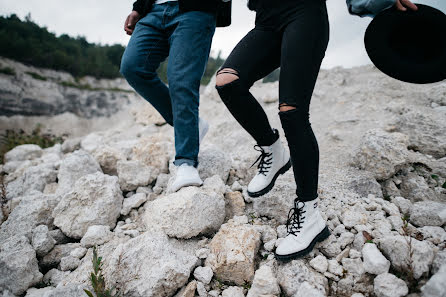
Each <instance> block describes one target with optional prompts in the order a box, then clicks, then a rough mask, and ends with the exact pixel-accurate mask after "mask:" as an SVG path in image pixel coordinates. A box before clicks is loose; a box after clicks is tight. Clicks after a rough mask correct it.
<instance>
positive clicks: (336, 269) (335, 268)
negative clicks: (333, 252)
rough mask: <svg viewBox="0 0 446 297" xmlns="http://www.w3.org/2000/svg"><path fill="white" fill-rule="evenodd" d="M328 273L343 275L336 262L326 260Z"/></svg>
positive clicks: (340, 267)
mask: <svg viewBox="0 0 446 297" xmlns="http://www.w3.org/2000/svg"><path fill="white" fill-rule="evenodd" d="M328 271H329V272H330V273H333V274H334V275H337V276H342V274H343V273H344V271H343V269H342V266H341V265H340V264H339V263H338V261H336V260H328Z"/></svg>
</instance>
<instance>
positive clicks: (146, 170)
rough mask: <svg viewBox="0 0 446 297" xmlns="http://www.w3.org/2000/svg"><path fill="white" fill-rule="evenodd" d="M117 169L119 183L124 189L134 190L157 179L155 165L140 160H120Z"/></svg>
mask: <svg viewBox="0 0 446 297" xmlns="http://www.w3.org/2000/svg"><path fill="white" fill-rule="evenodd" d="M116 167H117V171H118V177H119V185H120V186H121V189H122V190H123V191H133V190H136V189H137V188H138V187H142V186H147V185H149V184H151V183H152V182H153V181H154V180H155V179H156V172H155V170H154V168H153V167H150V166H147V165H145V164H144V163H142V162H140V161H122V160H121V161H118V162H117V165H116Z"/></svg>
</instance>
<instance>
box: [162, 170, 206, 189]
mask: <svg viewBox="0 0 446 297" xmlns="http://www.w3.org/2000/svg"><path fill="white" fill-rule="evenodd" d="M202 184H203V181H202V180H201V178H200V176H199V175H198V170H197V168H195V167H194V166H191V165H188V164H186V163H184V164H181V165H180V166H179V167H178V168H177V172H176V175H175V180H174V181H173V183H172V186H171V188H170V189H171V192H176V191H178V190H179V189H181V188H182V187H188V186H201V185H202Z"/></svg>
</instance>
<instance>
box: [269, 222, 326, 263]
mask: <svg viewBox="0 0 446 297" xmlns="http://www.w3.org/2000/svg"><path fill="white" fill-rule="evenodd" d="M330 234H331V232H330V230H328V227H327V226H325V228H324V229H323V230H322V231H321V232H320V233H319V234H318V235H316V237H315V238H314V239H313V240H312V241H311V243H310V245H309V246H308V247H307V248H305V249H304V250H301V251H298V252H295V253H292V254H288V255H278V254H276V252H274V256H275V257H276V259H277V260H280V261H290V260H294V259H298V258H302V257H304V256H306V255H308V254H309V253H310V252H311V251H312V250H313V248H314V246H315V245H316V243H318V242H321V241H324V240H325V239H327V238H328V236H330Z"/></svg>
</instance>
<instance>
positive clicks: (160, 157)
mask: <svg viewBox="0 0 446 297" xmlns="http://www.w3.org/2000/svg"><path fill="white" fill-rule="evenodd" d="M173 153H174V151H173V145H172V143H171V141H169V140H168V139H167V138H166V135H163V134H159V133H158V134H154V135H151V136H149V137H143V138H141V139H139V141H138V142H137V144H136V145H135V146H134V147H133V154H132V159H133V160H137V161H140V162H142V163H143V164H145V165H146V166H149V167H151V168H153V170H154V175H155V176H157V175H159V174H160V173H168V164H169V159H170V157H172V156H173Z"/></svg>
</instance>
